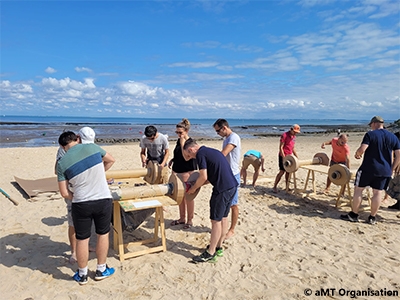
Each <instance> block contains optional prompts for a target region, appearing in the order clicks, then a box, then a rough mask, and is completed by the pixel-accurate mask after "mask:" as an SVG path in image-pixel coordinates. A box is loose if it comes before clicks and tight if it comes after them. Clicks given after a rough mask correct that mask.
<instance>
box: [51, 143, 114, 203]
mask: <svg viewBox="0 0 400 300" xmlns="http://www.w3.org/2000/svg"><path fill="white" fill-rule="evenodd" d="M104 155H106V151H105V150H103V149H102V148H100V147H99V146H97V145H96V144H77V145H75V146H73V147H71V148H70V149H68V151H67V153H66V154H65V155H64V156H63V157H62V158H61V159H60V160H59V161H58V163H57V177H58V181H64V180H68V182H69V184H70V185H71V186H72V188H73V191H74V193H73V199H72V202H73V203H74V202H85V201H93V200H100V199H105V198H111V193H110V189H109V188H108V184H107V180H106V175H105V171H104V164H103V156H104Z"/></svg>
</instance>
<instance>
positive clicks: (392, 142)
mask: <svg viewBox="0 0 400 300" xmlns="http://www.w3.org/2000/svg"><path fill="white" fill-rule="evenodd" d="M361 144H366V145H368V148H367V150H365V153H364V159H363V162H362V164H361V166H360V170H363V171H366V172H370V173H372V175H373V176H378V177H390V176H392V152H393V151H394V150H398V149H400V142H399V139H398V138H397V137H396V136H395V135H394V134H393V133H391V132H389V131H387V130H386V129H376V130H371V131H369V132H367V133H366V134H365V135H364V138H363V140H362V142H361Z"/></svg>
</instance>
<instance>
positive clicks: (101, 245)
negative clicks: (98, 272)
mask: <svg viewBox="0 0 400 300" xmlns="http://www.w3.org/2000/svg"><path fill="white" fill-rule="evenodd" d="M108 235H109V234H108V233H106V234H98V235H97V245H96V256H97V264H98V265H102V264H105V263H106V261H107V255H108V247H109V239H108Z"/></svg>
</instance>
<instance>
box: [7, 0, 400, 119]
mask: <svg viewBox="0 0 400 300" xmlns="http://www.w3.org/2000/svg"><path fill="white" fill-rule="evenodd" d="M0 8H1V48H0V50H1V53H0V55H1V67H0V68H1V69H0V75H1V77H0V88H1V94H0V99H1V103H2V104H1V109H0V112H1V114H2V115H43V116H45V115H62V116H68V115H72V116H104V117H107V116H109V117H118V116H121V117H140V118H145V117H152V118H154V117H160V118H161V117H164V118H165V117H167V118H168V117H171V118H181V117H187V118H218V117H224V118H227V119H230V118H265V119H281V118H285V119H290V118H297V119H299V118H300V119H311V118H314V119H356V120H368V119H370V118H371V117H372V116H373V115H376V114H378V115H381V116H382V117H384V118H385V119H387V120H395V119H398V118H400V34H399V32H400V19H399V16H400V4H399V1H397V0H394V1H389V0H368V1H357V0H351V1H344V0H343V1H335V0H299V1H184V2H183V1H182V2H181V1H86V2H84V1H1V2H0Z"/></svg>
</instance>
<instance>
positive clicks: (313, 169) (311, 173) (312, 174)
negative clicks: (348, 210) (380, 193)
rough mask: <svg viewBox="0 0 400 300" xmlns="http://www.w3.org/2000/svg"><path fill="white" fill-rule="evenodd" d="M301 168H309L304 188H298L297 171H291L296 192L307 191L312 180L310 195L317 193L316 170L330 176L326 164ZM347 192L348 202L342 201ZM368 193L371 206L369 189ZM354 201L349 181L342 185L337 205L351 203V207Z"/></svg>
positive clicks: (352, 175)
mask: <svg viewBox="0 0 400 300" xmlns="http://www.w3.org/2000/svg"><path fill="white" fill-rule="evenodd" d="M299 168H302V169H305V170H307V176H306V180H305V183H304V189H302V190H298V189H297V185H296V172H293V173H290V174H293V184H294V191H295V193H299V194H301V193H304V192H305V191H307V186H308V182H309V181H310V180H311V182H312V191H313V192H312V193H310V194H309V195H312V194H314V195H315V194H316V186H315V172H318V173H321V174H326V175H327V176H328V171H329V167H328V166H324V165H305V166H300V167H299ZM351 179H354V172H352V173H351ZM346 192H347V197H348V202H345V203H341V198H342V196H345V194H346ZM367 193H368V194H367V197H368V204H369V206H371V199H370V195H369V191H368V192H367ZM352 202H353V196H352V195H351V189H350V181H347V182H346V183H345V184H343V185H341V186H340V191H339V193H338V195H337V198H336V204H335V207H341V206H347V205H349V206H350V207H351V205H352ZM360 210H366V209H365V208H361V209H360Z"/></svg>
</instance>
